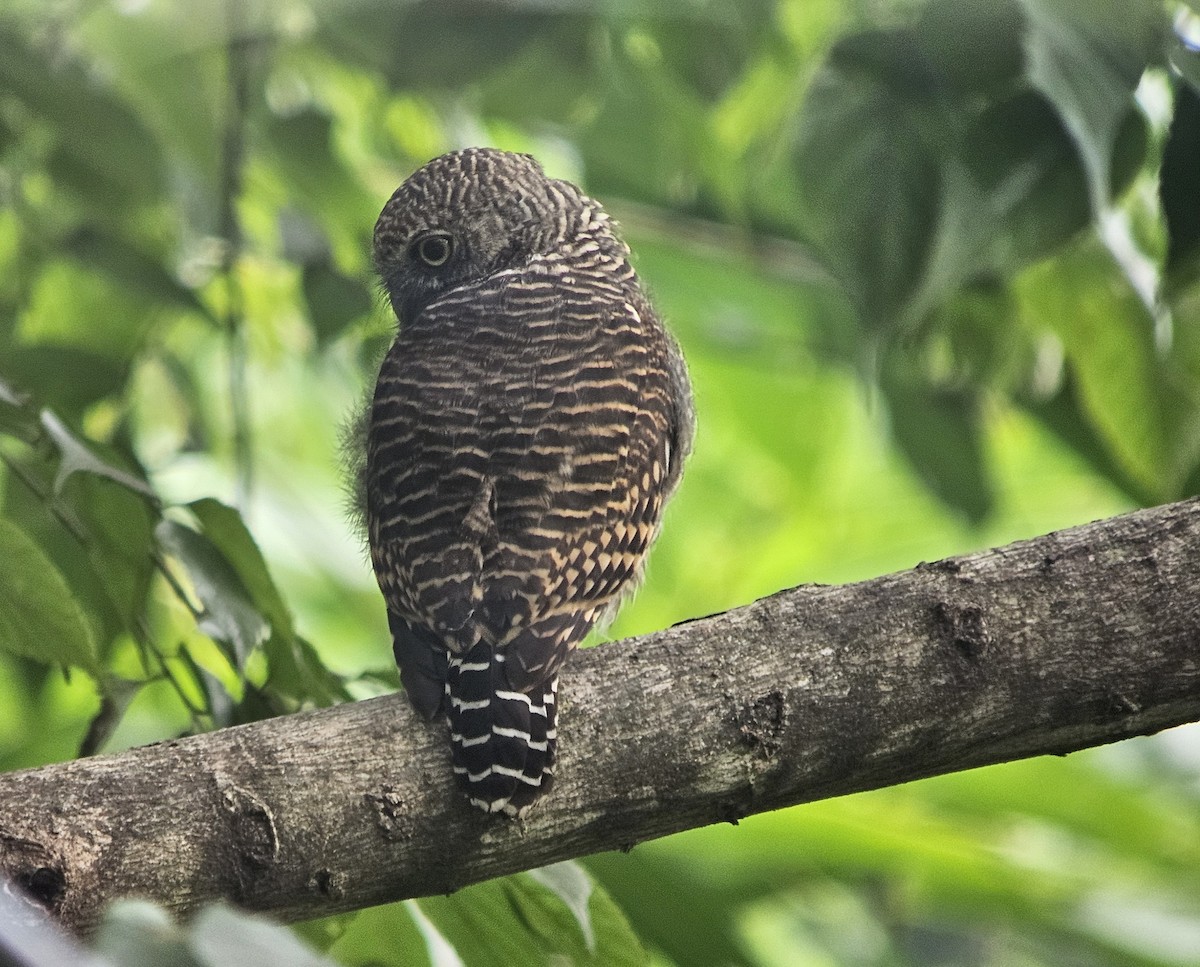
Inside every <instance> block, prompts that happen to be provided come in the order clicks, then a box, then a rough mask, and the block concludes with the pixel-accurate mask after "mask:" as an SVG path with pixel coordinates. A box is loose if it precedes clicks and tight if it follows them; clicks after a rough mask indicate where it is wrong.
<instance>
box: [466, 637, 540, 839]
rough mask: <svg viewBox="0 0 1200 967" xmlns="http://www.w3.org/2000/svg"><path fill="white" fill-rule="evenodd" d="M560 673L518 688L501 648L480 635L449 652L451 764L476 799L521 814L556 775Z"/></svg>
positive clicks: (486, 809) (477, 803)
mask: <svg viewBox="0 0 1200 967" xmlns="http://www.w3.org/2000/svg"><path fill="white" fill-rule="evenodd" d="M557 696H558V676H557V675H555V676H554V677H553V678H551V679H550V680H549V681H547V682H544V683H541V684H539V685H536V686H535V687H534V688H533V689H531V690H530V692H529V693H525V692H518V691H515V690H514V689H513V688H512V686H511V685H509V682H508V677H507V675H505V671H504V656H503V655H498V656H497V655H493V653H492V646H491V645H490V644H488V643H487V642H480V643H479V644H478V645H476V646H475V647H474V648H473V649H471V651H469V652H467V653H466V654H465V655H461V656H460V655H455V656H453V657H452V658H451V659H450V666H449V675H448V676H447V680H446V698H447V701H446V706H447V710H448V712H449V719H450V747H451V750H452V753H453V757H454V772H455V774H456V775H457V776H458V779H459V784H460V785H461V786H462V788H463V790H464V791H465V792H466V794H467V797H468V798H469V799H470V800H471V804H472V805H473V806H477V807H478V808H480V809H482V810H483V811H484V812H489V813H496V812H504V813H507V814H508V815H510V816H518V817H519V816H523V815H525V813H526V812H527V811H528V809H529V808H530V807H531V806H532V805H533V804H534V803H535V802H537V801H538V799H540V798H541V797H542V796H543V795H544V794H545V793H547V792H549V791H550V785H551V783H552V782H553V780H554V750H555V747H556V745H557V744H558V733H557V732H556V731H555V725H554V723H555V712H556V708H557Z"/></svg>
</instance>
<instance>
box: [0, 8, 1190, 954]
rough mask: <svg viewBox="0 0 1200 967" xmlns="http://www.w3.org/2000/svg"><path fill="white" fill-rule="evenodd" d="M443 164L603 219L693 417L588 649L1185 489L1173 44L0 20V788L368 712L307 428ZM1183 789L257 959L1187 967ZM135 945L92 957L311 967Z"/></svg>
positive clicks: (1088, 23) (986, 804)
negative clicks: (632, 266) (607, 639)
mask: <svg viewBox="0 0 1200 967" xmlns="http://www.w3.org/2000/svg"><path fill="white" fill-rule="evenodd" d="M473 143H490V144H495V145H497V146H500V147H504V148H510V149H517V150H525V151H530V152H533V153H534V154H536V155H538V156H539V157H540V158H541V159H542V160H543V162H544V163H545V164H546V166H547V167H548V169H549V170H550V171H551V172H552V173H553V174H556V175H560V176H564V177H568V178H571V179H574V180H577V181H580V182H581V183H582V184H583V185H584V186H585V187H586V188H587V190H588V191H589V192H591V193H592V194H594V195H595V196H596V197H598V198H600V199H602V200H603V201H604V202H605V203H606V204H607V205H608V206H609V207H610V208H611V209H612V211H613V212H614V213H615V214H616V215H617V217H618V218H619V219H620V220H621V221H622V223H623V224H624V226H625V230H626V233H627V235H628V237H629V240H630V242H631V243H632V246H633V248H634V251H635V253H636V259H637V266H638V269H639V271H640V273H641V274H642V276H643V277H644V279H645V280H646V282H647V283H648V285H649V286H650V288H651V290H652V292H653V293H654V296H655V299H656V301H657V303H658V304H659V306H660V307H661V309H662V310H663V312H664V315H665V316H666V317H667V318H668V319H669V320H670V322H671V324H672V326H673V328H674V329H675V331H676V332H677V333H678V334H679V336H680V339H681V342H682V343H683V345H684V348H685V351H686V353H687V355H688V358H689V361H690V364H691V368H692V371H693V376H694V379H695V383H696V389H697V401H698V408H699V413H700V431H699V437H698V440H697V447H696V453H695V456H694V458H693V460H692V463H691V467H690V470H689V473H688V475H687V478H686V480H685V482H684V485H683V488H682V491H681V493H680V495H679V497H678V499H677V500H676V502H675V503H674V505H673V507H672V510H671V512H670V514H669V518H668V521H667V527H666V531H665V534H664V537H663V539H662V541H661V542H660V544H659V546H658V548H657V549H656V551H655V554H654V558H653V560H652V562H651V567H650V574H649V580H648V582H647V587H646V589H645V591H644V592H643V593H642V594H641V595H640V597H639V598H638V599H637V600H636V602H635V603H634V604H633V605H632V606H631V607H630V608H628V609H627V611H626V612H625V613H624V615H623V616H622V617H621V618H620V619H619V621H618V623H617V625H616V626H615V627H614V628H613V629H612V630H611V631H610V632H609V634H610V635H611V636H613V637H617V636H621V635H625V634H632V633H637V632H642V631H648V630H652V629H654V628H657V627H662V626H664V625H667V624H669V623H671V622H673V621H677V620H681V619H683V618H687V617H691V616H695V615H700V614H706V613H711V612H715V611H719V610H722V609H724V608H727V607H730V606H734V605H737V604H741V603H745V602H747V601H749V600H751V599H753V598H755V597H757V596H760V595H762V594H765V593H769V592H771V591H774V590H776V589H778V588H780V587H784V586H789V585H793V584H796V583H799V582H801V581H811V580H820V581H826V582H833V581H846V580H854V579H859V578H865V577H870V576H873V575H876V574H879V573H882V572H885V571H887V570H890V569H895V568H902V567H909V566H912V565H913V564H915V563H916V562H917V561H919V560H921V559H923V558H924V559H934V558H938V557H942V556H945V555H947V554H953V553H961V552H964V551H969V550H972V549H975V548H979V547H982V546H987V545H992V544H999V543H1003V542H1005V541H1008V540H1013V539H1017V538H1020V537H1027V536H1032V535H1034V534H1038V533H1042V532H1045V531H1048V530H1051V529H1054V528H1057V527H1063V526H1068V525H1070V524H1074V523H1079V522H1082V521H1085V520H1088V519H1092V518H1095V517H1102V516H1107V515H1110V514H1113V513H1117V512H1120V511H1122V510H1126V509H1129V508H1130V507H1133V506H1136V505H1139V504H1148V503H1157V502H1162V501H1168V500H1172V499H1177V498H1180V497H1183V496H1186V495H1189V494H1193V493H1196V492H1197V491H1200V381H1198V378H1197V377H1198V376H1200V4H1197V3H1196V2H1194V0H1186V2H1172V0H1165V2H1159V0H988V2H984V0H778V2H768V0H750V2H743V3H734V2H732V0H727V2H706V0H690V2H685V0H653V2H650V3H642V4H634V3H632V2H628V0H612V2H609V3H604V4H596V5H593V6H588V5H573V4H545V3H539V2H534V0H517V2H515V3H503V4H500V3H478V2H466V0H444V2H440V3H439V2H431V0H427V2H400V3H396V2H384V0H338V2H331V3H326V4H315V3H307V2H300V0H275V2H269V3H268V2H265V0H258V2H237V0H196V2H193V3H190V4H187V5H179V4H173V3H170V2H167V0H58V2H55V3H52V4H46V3H43V2H41V0H9V2H8V3H6V4H5V6H4V9H3V11H0V200H2V204H0V768H3V769H15V768H21V767H27V766H33V765H37V764H41V763H46V762H51V761H56V760H62V759H66V758H70V757H72V756H75V755H79V754H88V753H91V752H94V751H97V750H113V749H120V748H123V747H127V746H129V745H131V744H136V743H140V742H144V741H149V740H153V739H160V738H164V737H167V736H171V735H177V734H180V733H184V732H188V731H195V730H199V729H207V728H213V727H218V726H223V725H228V724H232V723H236V722H243V721H249V720H253V719H256V718H261V717H263V716H267V715H274V714H280V713H284V712H289V711H293V710H296V709H299V708H302V707H310V706H313V705H324V704H329V703H333V702H340V701H346V700H349V699H351V698H360V697H363V696H366V695H370V694H376V693H378V692H379V691H381V690H388V689H390V688H394V687H395V686H396V684H397V679H396V676H395V672H394V670H393V669H392V668H391V666H390V649H389V647H388V641H387V632H386V623H385V621H384V615H383V607H382V602H381V601H380V600H379V597H378V594H377V592H376V591H375V589H374V584H373V579H372V577H371V574H370V571H369V568H368V565H367V562H366V557H365V554H364V553H363V548H362V539H361V537H360V536H359V535H358V534H356V533H355V532H354V529H353V527H352V526H351V524H350V523H349V520H350V517H351V515H350V514H349V513H348V507H347V504H348V497H347V496H346V492H345V485H344V483H343V473H342V470H341V468H340V465H339V432H340V431H339V426H341V425H343V424H346V423H347V422H349V421H351V420H352V419H353V414H354V413H355V411H356V410H357V409H358V408H359V407H360V406H361V402H362V400H363V398H364V395H365V393H366V392H367V388H368V387H369V385H370V384H371V382H372V381H373V375H374V374H373V372H372V369H373V367H374V365H375V363H376V361H377V360H378V358H379V355H380V353H381V352H382V350H383V348H384V347H385V346H386V344H387V341H388V339H389V337H390V329H391V325H392V321H391V320H390V319H389V315H388V312H387V311H386V307H385V305H384V303H383V300H382V299H381V298H380V297H379V296H378V294H377V291H376V289H375V288H374V282H373V280H372V278H371V272H370V237H371V228H372V225H373V221H374V218H375V216H376V214H377V213H378V211H379V209H380V207H381V206H382V203H383V201H384V200H385V199H386V198H387V197H388V195H389V194H390V193H391V191H392V190H393V189H394V188H395V186H396V185H397V184H398V183H399V182H400V181H401V180H402V179H403V178H404V177H405V176H406V175H407V174H408V173H409V172H410V171H411V170H412V169H413V168H414V167H416V166H417V165H418V164H420V163H422V162H424V161H425V160H427V159H428V158H429V157H431V156H433V155H435V154H437V153H439V152H441V151H443V150H448V149H450V148H453V147H457V146H461V145H464V144H473ZM1198 779H1200V756H1198V755H1197V745H1196V738H1195V732H1194V731H1189V730H1180V731H1177V732H1175V733H1170V734H1168V735H1165V736H1161V737H1158V738H1157V739H1151V740H1141V741H1135V742H1130V743H1124V744H1122V745H1120V746H1116V747H1112V748H1110V749H1106V750H1101V751H1094V752H1092V753H1089V754H1083V755H1078V756H1075V757H1073V758H1071V759H1070V760H1066V761H1062V760H1055V761H1052V762H1043V761H1040V760H1037V761H1030V762H1023V763H1016V764H1010V765H1007V766H1001V767H994V768H990V769H984V770H977V771H974V772H971V773H967V774H962V775H954V776H946V777H942V778H938V779H933V780H928V781H925V782H921V783H916V784H912V785H909V786H904V787H900V788H894V789H886V790H881V791H879V792H876V793H872V794H867V795H861V796H855V797H850V798H847V799H842V800H838V801H834V802H825V803H817V804H813V805H810V806H806V807H801V808H797V809H792V810H785V811H782V812H779V813H776V814H772V815H768V816H761V817H756V818H753V819H751V820H747V821H745V822H744V823H742V825H741V826H740V827H739V828H737V829H732V828H728V827H720V828H710V829H705V830H699V831H696V832H694V833H690V834H685V835H681V836H677V837H673V838H671V839H668V840H664V841H660V842H656V843H652V844H647V845H644V846H641V847H639V848H638V849H637V850H635V851H634V853H633V854H632V855H629V856H620V855H617V856H601V857H595V858H593V859H591V860H589V861H588V862H587V864H586V865H587V867H588V869H589V870H590V871H591V875H592V876H594V877H595V881H596V882H593V880H592V879H591V878H590V877H589V876H588V875H587V874H585V873H584V872H583V871H582V869H581V868H580V867H578V866H575V865H568V866H566V867H562V868H555V869H553V870H550V871H542V872H540V873H539V874H536V875H525V876H521V877H514V878H509V879H506V880H501V881H495V882H493V883H487V884H481V885H479V886H477V887H473V888H471V889H469V890H464V891H461V892H460V893H458V894H455V895H454V896H453V897H450V898H432V899H427V900H420V901H410V902H408V903H405V904H397V905H394V906H389V907H381V908H378V909H375V910H369V911H364V912H362V913H360V914H358V915H357V916H345V917H337V918H333V919H331V920H327V921H321V922H317V923H313V924H308V925H304V926H302V927H300V928H298V929H299V931H300V932H301V933H302V934H303V935H304V937H305V938H306V940H307V941H308V942H309V944H311V945H314V946H315V947H317V948H320V949H321V950H322V951H323V955H324V956H327V957H329V958H332V959H333V960H334V961H336V962H339V963H343V964H366V963H373V964H408V963H418V964H419V963H437V964H443V963H458V962H462V963H465V964H468V965H475V964H492V963H510V962H522V963H524V962H528V963H542V962H545V963H549V962H555V963H561V962H572V963H575V962H585V963H586V962H595V963H622V962H629V963H642V962H645V961H646V958H647V956H649V957H651V958H653V960H654V961H655V962H663V963H666V962H675V963H679V964H710V963H711V964H722V963H737V964H758V965H776V964H840V965H889V967H890V965H904V964H914V965H916V964H937V965H960V964H961V965H968V964H970V965H977V964H982V965H990V964H995V965H1000V964H1019V965H1030V967H1033V965H1043V964H1044V965H1081V967H1083V965H1087V967H1091V965H1096V967H1103V965H1128V964H1135V965H1139V964H1144V965H1156V967H1157V965H1173V964H1185V963H1195V962H1196V960H1197V959H1200V903H1198V901H1197V896H1200V881H1198V874H1197V870H1198V869H1200V809H1198V798H1200V782H1198ZM617 904H619V906H620V909H618V907H617ZM622 911H623V913H622ZM160 917H161V915H160V914H158V913H155V912H153V911H150V910H148V909H147V908H142V907H139V908H135V909H133V910H132V912H130V910H129V909H126V910H125V911H124V912H123V913H122V912H121V911H117V912H115V913H114V919H113V920H112V921H111V922H110V924H109V926H108V927H107V928H106V930H105V932H104V933H102V935H101V939H100V947H101V949H102V950H103V952H104V953H105V954H106V955H107V956H108V957H110V958H112V959H113V960H114V962H121V963H130V964H132V963H142V962H156V963H158V962H166V961H163V960H161V959H159V960H154V959H153V955H148V954H146V951H147V950H150V951H153V950H159V949H160V948H156V947H154V946H153V945H154V944H156V943H157V944H160V945H164V946H161V950H160V952H161V953H162V956H163V957H171V958H175V959H172V960H170V962H172V963H174V962H178V963H207V962H209V960H205V959H204V957H210V958H211V957H212V956H217V957H220V956H231V955H230V954H228V953H226V954H224V955H222V954H219V953H218V954H213V953H212V951H211V950H209V952H208V953H204V954H203V955H201V954H199V953H197V951H198V950H201V951H202V950H208V947H206V944H213V943H220V942H224V941H227V940H228V938H229V937H235V938H236V937H241V938H242V940H243V943H244V948H245V949H244V950H243V951H242V952H243V953H244V952H245V950H259V949H261V945H264V944H265V946H266V948H271V947H272V946H273V947H274V948H275V951H276V953H278V952H279V951H280V950H282V951H284V952H285V955H292V956H293V959H291V960H289V961H288V962H289V963H296V962H300V959H299V958H302V957H304V956H309V955H308V954H301V953H294V955H293V954H287V952H288V951H292V950H293V948H292V947H289V946H287V944H288V943H290V941H284V940H280V938H279V936H278V935H277V934H275V933H271V931H272V930H273V928H270V927H267V926H264V925H262V924H258V923H256V922H255V923H253V925H252V926H245V925H242V924H241V922H240V921H236V922H235V921H234V920H228V918H231V917H233V915H232V914H229V913H228V912H222V911H215V912H210V913H209V914H206V915H205V917H204V918H202V919H201V921H200V922H199V923H198V924H197V925H196V926H195V927H194V928H193V930H192V933H191V934H190V935H185V934H184V933H182V932H178V931H176V930H175V928H173V927H169V926H167V925H164V924H162V923H160V922H159V919H157V918H160ZM626 917H627V918H628V919H627V920H626ZM222 918H226V919H222ZM214 924H215V926H214ZM258 930H262V931H268V933H267V934H266V935H263V936H259V935H258V934H254V936H256V937H257V938H258V939H256V940H252V939H251V934H252V933H253V931H258ZM206 931H207V932H206ZM247 931H249V932H247ZM187 936H191V937H192V939H191V940H188V939H187ZM196 937H200V939H199V940H197V939H195V938H196ZM205 937H207V939H204V938H205ZM155 938H157V939H155ZM189 944H191V946H189ZM643 944H644V945H646V949H647V950H649V951H650V953H649V954H647V953H646V950H644V949H643V946H642V945H643ZM212 949H213V950H215V949H216V948H212ZM295 949H296V950H298V949H299V948H295ZM189 951H190V952H189ZM148 956H149V957H150V959H149V960H148V959H147V957H148ZM312 956H313V957H314V958H315V956H316V955H312ZM139 958H140V959H139ZM456 958H457V959H456ZM213 962H220V963H233V962H234V961H232V960H220V959H218V960H216V961H213ZM239 962H240V961H239ZM255 962H256V963H260V964H267V963H270V962H273V961H271V960H269V959H267V955H266V954H263V955H262V956H261V958H260V959H257V960H256V961H255ZM312 962H314V963H316V962H318V961H317V960H316V959H313V961H312Z"/></svg>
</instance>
